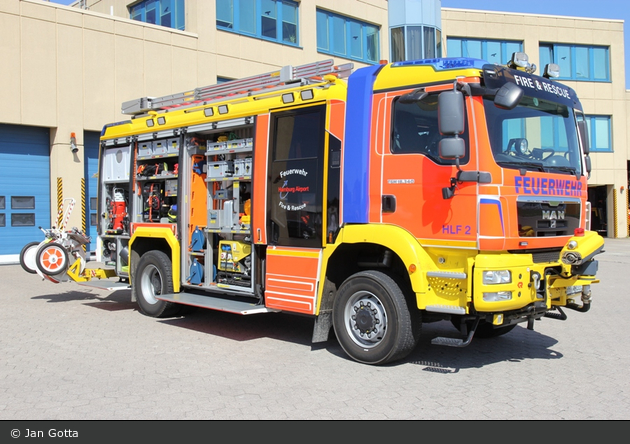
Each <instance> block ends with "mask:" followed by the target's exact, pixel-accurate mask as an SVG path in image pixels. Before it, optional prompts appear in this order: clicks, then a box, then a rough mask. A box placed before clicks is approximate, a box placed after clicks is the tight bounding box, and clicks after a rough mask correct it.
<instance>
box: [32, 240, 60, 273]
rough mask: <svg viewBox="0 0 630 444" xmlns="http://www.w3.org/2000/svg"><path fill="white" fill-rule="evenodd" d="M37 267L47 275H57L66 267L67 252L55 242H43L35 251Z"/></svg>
mask: <svg viewBox="0 0 630 444" xmlns="http://www.w3.org/2000/svg"><path fill="white" fill-rule="evenodd" d="M36 265H37V268H38V269H39V271H41V272H42V273H44V274H45V275H48V276H57V275H58V274H61V273H64V272H65V271H66V270H67V269H68V253H67V252H66V249H65V248H64V247H63V245H61V244H58V243H57V242H50V243H48V244H45V245H44V246H43V247H41V248H40V249H39V251H38V252H37V261H36Z"/></svg>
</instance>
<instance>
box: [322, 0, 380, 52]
mask: <svg viewBox="0 0 630 444" xmlns="http://www.w3.org/2000/svg"><path fill="white" fill-rule="evenodd" d="M379 47H380V43H379V28H378V26H375V25H371V24H369V23H365V22H361V21H359V20H355V19H351V18H349V17H345V16H342V15H339V14H334V13H332V12H329V11H324V10H322V9H318V10H317V51H319V52H321V53H325V54H330V55H333V56H337V57H344V58H347V59H352V60H357V61H359V62H363V63H370V64H371V63H378V62H379V59H380V51H379Z"/></svg>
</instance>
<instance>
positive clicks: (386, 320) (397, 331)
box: [333, 270, 420, 364]
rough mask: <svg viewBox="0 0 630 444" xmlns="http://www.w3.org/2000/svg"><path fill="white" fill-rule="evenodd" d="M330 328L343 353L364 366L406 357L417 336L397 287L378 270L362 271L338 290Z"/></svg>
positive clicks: (416, 322) (415, 319)
mask: <svg viewBox="0 0 630 444" xmlns="http://www.w3.org/2000/svg"><path fill="white" fill-rule="evenodd" d="M333 327H334V330H335V334H336V336H337V339H338V341H339V343H340V345H341V347H342V348H343V349H344V351H345V352H346V353H347V354H348V355H349V356H350V357H351V358H352V359H354V360H356V361H359V362H362V363H364V364H386V363H388V362H392V361H395V360H398V359H402V358H404V357H405V356H407V355H408V354H409V353H411V351H412V350H413V349H414V348H415V347H416V344H417V343H418V339H419V336H420V318H419V312H418V313H417V315H415V316H414V315H412V313H410V311H409V307H408V306H407V301H406V300H405V296H404V294H403V292H402V291H401V289H400V286H399V285H398V284H397V283H396V281H394V279H392V278H391V277H389V276H388V275H386V274H384V273H382V272H379V271H373V270H370V271H362V272H359V273H356V274H354V275H352V276H351V277H349V278H348V279H347V280H346V281H345V282H344V283H343V284H342V285H341V287H340V288H339V292H338V294H337V297H336V298H335V302H334V305H333Z"/></svg>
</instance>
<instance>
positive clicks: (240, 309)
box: [156, 292, 280, 315]
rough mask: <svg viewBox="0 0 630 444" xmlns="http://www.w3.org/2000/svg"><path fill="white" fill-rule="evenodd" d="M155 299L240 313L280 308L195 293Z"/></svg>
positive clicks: (268, 311)
mask: <svg viewBox="0 0 630 444" xmlns="http://www.w3.org/2000/svg"><path fill="white" fill-rule="evenodd" d="M156 299H159V300H161V301H167V302H174V303H177V304H184V305H192V306H193V307H200V308H207V309H210V310H218V311H225V312H228V313H236V314H241V315H250V314H258V313H276V312H279V311H280V310H274V309H271V308H267V307H265V306H264V305H260V304H257V303H253V302H244V301H237V300H233V299H225V298H219V297H216V296H205V295H199V294H196V293H186V292H181V293H174V294H163V295H160V296H156Z"/></svg>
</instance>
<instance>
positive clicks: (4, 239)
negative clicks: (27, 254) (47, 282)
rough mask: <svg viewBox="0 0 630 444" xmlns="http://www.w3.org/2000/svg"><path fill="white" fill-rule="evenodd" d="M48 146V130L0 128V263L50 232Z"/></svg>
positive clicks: (7, 126)
mask: <svg viewBox="0 0 630 444" xmlns="http://www.w3.org/2000/svg"><path fill="white" fill-rule="evenodd" d="M49 146H50V135H49V130H48V128H38V127H29V126H18V125H6V124H0V259H3V258H5V259H6V258H7V256H8V255H19V253H20V250H22V247H23V246H24V245H26V244H27V243H29V242H32V241H41V240H43V239H44V235H43V233H42V232H41V231H40V230H39V228H38V227H40V226H41V227H43V228H50V148H49ZM16 257H17V256H16Z"/></svg>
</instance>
